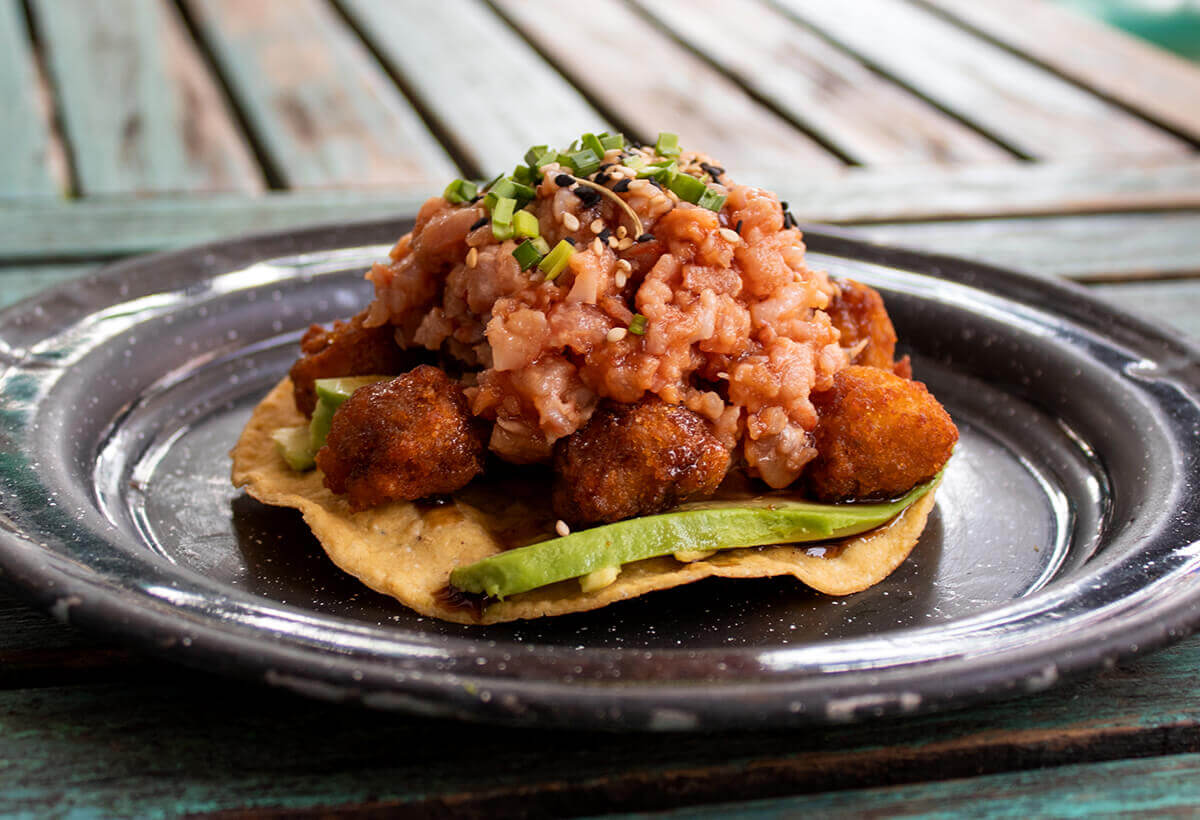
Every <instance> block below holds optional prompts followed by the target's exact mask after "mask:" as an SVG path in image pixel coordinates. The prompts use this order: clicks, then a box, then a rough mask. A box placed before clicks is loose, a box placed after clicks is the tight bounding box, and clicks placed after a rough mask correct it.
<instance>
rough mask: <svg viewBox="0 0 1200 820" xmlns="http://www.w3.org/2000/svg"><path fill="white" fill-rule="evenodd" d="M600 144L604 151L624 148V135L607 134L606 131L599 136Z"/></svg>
mask: <svg viewBox="0 0 1200 820" xmlns="http://www.w3.org/2000/svg"><path fill="white" fill-rule="evenodd" d="M600 144H601V145H603V146H604V150H605V151H611V150H612V149H614V148H624V147H625V135H624V134H609V133H608V132H607V131H606V132H604V133H603V134H601V135H600Z"/></svg>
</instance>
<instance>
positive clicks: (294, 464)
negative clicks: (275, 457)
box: [271, 424, 316, 472]
mask: <svg viewBox="0 0 1200 820" xmlns="http://www.w3.org/2000/svg"><path fill="white" fill-rule="evenodd" d="M271 438H273V439H275V449H277V450H278V451H279V454H280V455H281V456H283V460H284V461H286V462H287V465H288V466H289V467H291V468H292V469H293V470H295V471H296V472H304V471H305V470H311V469H312V468H313V467H314V466H316V463H315V462H314V461H313V449H312V447H311V446H309V429H308V426H307V425H304V424H301V425H299V426H297V427H280V428H279V429H278V430H275V431H273V432H272V433H271Z"/></svg>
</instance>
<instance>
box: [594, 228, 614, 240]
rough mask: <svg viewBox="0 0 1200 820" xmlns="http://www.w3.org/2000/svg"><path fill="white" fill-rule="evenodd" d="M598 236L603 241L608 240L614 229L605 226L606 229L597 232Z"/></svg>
mask: <svg viewBox="0 0 1200 820" xmlns="http://www.w3.org/2000/svg"><path fill="white" fill-rule="evenodd" d="M596 236H598V237H600V241H601V242H607V241H608V238H609V237H610V236H612V231H610V230H609V229H608V228H605V229H604V230H602V231H600V233H598V234H596Z"/></svg>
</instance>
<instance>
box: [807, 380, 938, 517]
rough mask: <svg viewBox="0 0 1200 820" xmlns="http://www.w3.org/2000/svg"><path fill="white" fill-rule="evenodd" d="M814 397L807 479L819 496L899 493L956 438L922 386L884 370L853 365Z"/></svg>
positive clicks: (931, 471)
mask: <svg viewBox="0 0 1200 820" xmlns="http://www.w3.org/2000/svg"><path fill="white" fill-rule="evenodd" d="M812 400H813V403H814V404H815V405H816V408H817V414H818V418H819V420H818V422H817V427H816V429H815V430H814V431H813V438H814V443H815V445H816V448H817V453H818V455H817V458H816V459H815V460H814V461H813V462H812V463H811V464H810V465H809V466H808V469H807V470H806V472H805V480H806V482H807V484H808V487H809V489H810V491H811V492H812V494H813V495H814V496H816V497H817V498H819V499H821V500H823V501H844V500H849V499H857V498H890V497H893V496H898V495H901V494H902V493H905V492H907V491H908V490H910V489H911V488H912V487H914V486H916V485H917V484H919V483H920V482H922V481H925V480H926V479H929V478H932V477H933V476H934V475H935V474H936V473H937V471H938V470H940V469H942V467H943V466H944V465H945V463H946V461H947V460H948V459H949V458H950V453H951V451H952V450H953V449H954V444H955V442H957V441H958V428H957V427H955V426H954V422H953V421H951V419H950V414H949V413H947V412H946V410H945V408H943V407H942V405H941V404H939V403H938V400H937V399H935V398H934V397H933V396H932V395H930V393H929V391H928V390H926V389H925V385H923V384H921V383H920V382H914V381H908V380H907V379H902V378H900V377H899V376H896V375H895V374H893V373H891V372H890V371H889V370H882V369H879V368H876V367H864V366H859V365H851V366H850V367H847V368H845V369H844V370H841V371H839V372H838V374H837V375H836V376H835V377H834V381H833V388H832V389H830V390H827V391H823V392H820V393H813V395H812Z"/></svg>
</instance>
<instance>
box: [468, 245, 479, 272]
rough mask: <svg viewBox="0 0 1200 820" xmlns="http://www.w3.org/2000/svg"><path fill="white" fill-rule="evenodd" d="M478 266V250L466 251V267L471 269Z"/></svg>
mask: <svg viewBox="0 0 1200 820" xmlns="http://www.w3.org/2000/svg"><path fill="white" fill-rule="evenodd" d="M478 264H479V248H471V250H469V251H467V267H468V268H473V267H475V266H476V265H478Z"/></svg>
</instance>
